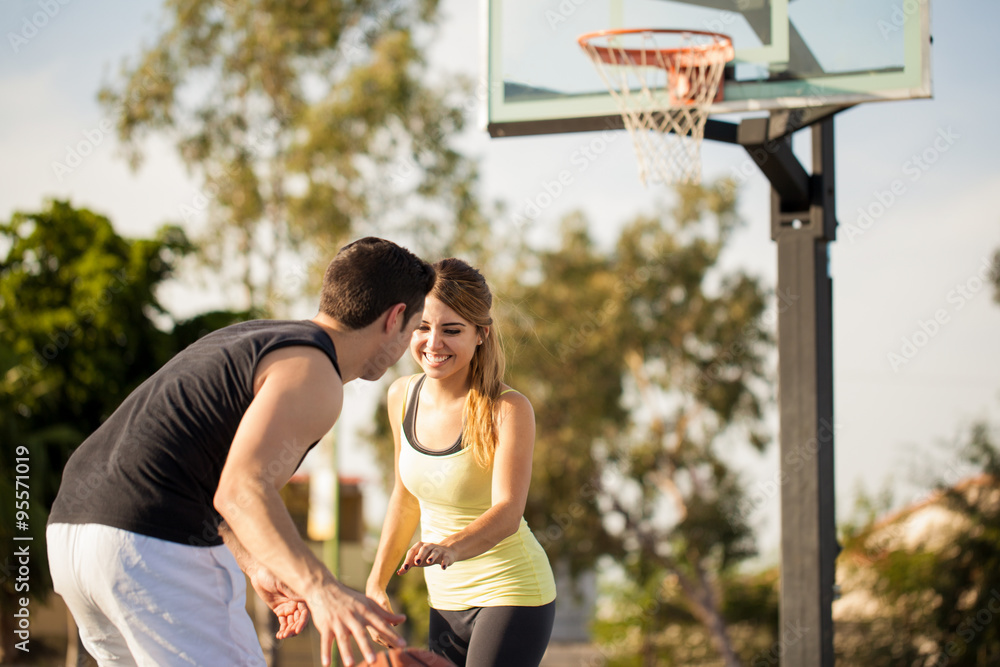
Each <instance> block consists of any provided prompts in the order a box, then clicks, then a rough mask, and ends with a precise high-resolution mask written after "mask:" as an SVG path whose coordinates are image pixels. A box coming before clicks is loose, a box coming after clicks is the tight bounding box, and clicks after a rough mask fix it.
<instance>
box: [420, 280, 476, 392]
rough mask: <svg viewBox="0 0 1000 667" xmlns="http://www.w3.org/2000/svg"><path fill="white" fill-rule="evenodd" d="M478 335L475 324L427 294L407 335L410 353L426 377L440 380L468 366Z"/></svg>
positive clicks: (462, 370)
mask: <svg viewBox="0 0 1000 667" xmlns="http://www.w3.org/2000/svg"><path fill="white" fill-rule="evenodd" d="M479 339H480V335H479V332H478V331H477V329H476V326H475V325H474V324H472V323H471V322H469V321H468V320H466V319H463V318H462V317H461V316H460V315H459V314H458V313H456V312H455V311H454V310H452V309H451V308H449V307H448V306H446V305H444V303H442V302H441V301H440V300H439V299H437V298H435V297H433V296H429V297H427V299H426V300H425V301H424V312H423V315H422V316H421V322H420V325H419V326H417V329H416V331H414V332H413V336H412V337H411V338H410V353H411V354H412V355H413V358H414V359H416V360H417V363H418V364H420V367H421V368H422V369H423V370H424V373H426V374H427V376H428V377H431V378H434V379H438V380H440V379H443V378H446V377H449V376H451V375H453V374H454V373H456V372H460V371H461V372H464V371H467V370H468V367H469V362H470V361H472V355H473V354H475V352H476V346H477V343H478V341H479Z"/></svg>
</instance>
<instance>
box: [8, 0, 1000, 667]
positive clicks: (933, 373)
mask: <svg viewBox="0 0 1000 667" xmlns="http://www.w3.org/2000/svg"><path fill="white" fill-rule="evenodd" d="M411 4H412V6H411ZM411 4H403V3H396V2H388V1H382V0H369V1H367V2H353V3H352V2H346V3H324V2H310V1H307V0H302V1H297V2H291V3H277V2H247V3H238V2H229V1H219V2H207V1H206V2H203V1H200V0H189V1H179V0H178V1H172V2H155V1H153V0H141V1H137V2H130V3H126V2H122V1H120V0H119V1H115V0H97V1H94V2H90V3H86V4H84V3H75V2H69V1H68V0H66V1H65V2H64V1H63V0H31V1H27V0H12V1H11V2H7V3H4V4H3V6H2V7H0V25H2V27H3V35H4V42H5V43H4V44H3V45H2V46H0V90H2V91H3V98H4V104H3V105H0V147H2V149H3V156H4V159H3V160H2V161H0V222H2V226H0V258H3V259H2V262H0V341H2V344H0V383H2V389H0V401H2V406H0V438H2V441H0V443H2V444H0V462H2V471H3V472H2V475H0V498H2V499H3V514H2V516H3V524H2V526H0V541H2V543H3V544H4V545H5V547H4V550H3V551H2V552H0V554H2V557H3V559H4V560H3V562H2V563H0V580H2V581H3V584H2V591H3V597H2V600H3V606H2V609H3V615H2V619H0V621H2V630H3V658H2V661H3V663H4V664H8V663H11V664H14V663H23V664H64V663H65V662H66V661H67V660H70V661H71V663H70V664H76V660H77V656H76V655H75V654H74V653H73V651H74V650H75V642H74V641H72V639H70V640H69V641H67V637H70V638H71V637H72V629H71V627H69V626H68V625H67V618H66V614H65V611H64V610H63V609H62V608H61V607H60V606H59V600H58V597H57V596H55V595H51V594H48V595H47V594H46V592H47V590H48V587H49V583H48V581H47V573H46V566H45V561H44V549H43V548H42V544H43V543H42V541H41V536H42V534H43V528H44V521H45V516H46V510H47V505H48V503H50V502H51V499H52V497H53V495H54V493H55V490H56V488H57V487H58V481H59V474H60V471H61V469H62V465H63V463H64V462H65V459H66V457H67V456H68V455H69V453H70V452H71V451H72V450H73V448H74V447H75V446H76V445H78V444H79V443H80V442H81V441H82V440H83V438H84V437H86V435H87V434H89V432H90V431H92V430H93V429H94V428H95V427H96V426H97V425H98V424H99V423H100V422H101V421H102V419H103V418H105V417H106V416H107V415H108V414H110V412H111V411H112V410H113V409H114V408H115V407H116V406H117V404H118V403H119V402H120V401H121V400H122V398H124V396H125V395H126V394H127V393H128V391H130V390H131V389H132V388H134V387H135V386H136V385H138V384H139V383H140V382H141V381H142V380H143V379H144V378H145V377H147V376H148V375H149V374H150V373H151V372H153V371H154V370H155V369H156V368H158V367H159V366H160V365H161V364H162V363H163V362H164V361H166V360H167V359H169V358H170V356H171V355H172V354H174V353H175V352H176V351H178V350H180V349H182V348H183V347H184V346H185V345H187V344H189V343H190V342H192V341H193V340H196V339H197V337H199V336H200V335H203V334H204V333H206V332H208V331H211V330H213V329H215V328H218V327H220V326H224V325H226V324H229V323H232V322H235V321H239V320H243V319H247V318H253V317H282V318H284V317H287V318H307V317H311V316H313V315H314V314H315V312H316V301H317V300H316V296H315V295H316V293H317V288H318V284H319V279H320V277H321V275H322V269H323V267H324V266H325V264H326V262H327V261H329V259H330V258H331V257H332V256H333V254H334V253H335V252H336V250H337V249H338V248H339V247H341V246H342V245H343V244H344V243H346V242H348V241H350V240H352V239H354V238H357V237H360V236H364V235H369V234H373V235H379V236H384V237H387V238H391V239H393V240H395V241H397V242H399V243H401V244H404V245H407V246H408V247H410V248H411V249H413V250H414V251H415V252H417V253H418V254H421V255H422V256H424V257H425V258H427V259H429V260H431V261H434V260H436V259H439V258H441V257H445V256H450V255H456V256H461V257H464V258H466V259H468V260H470V261H471V262H473V263H474V264H476V265H478V266H480V267H481V268H482V270H483V272H484V273H485V275H486V276H487V278H488V279H489V280H490V282H491V285H492V287H493V289H494V291H495V293H496V296H497V306H496V310H497V315H498V319H499V321H500V323H501V326H502V330H503V333H504V334H505V336H506V339H507V353H508V362H509V363H508V366H509V369H508V372H509V376H508V379H507V381H508V383H509V384H511V385H512V386H515V387H517V388H518V389H520V390H521V391H522V392H523V393H525V394H526V395H527V396H529V398H531V400H532V402H533V404H534V407H535V412H536V415H537V419H538V426H539V429H538V441H537V444H536V453H535V466H534V472H533V480H532V490H531V497H530V499H529V506H528V510H527V519H528V522H529V525H531V527H532V529H533V530H534V531H535V533H536V536H538V538H539V540H540V541H541V542H542V544H543V546H544V547H545V548H546V550H547V552H548V553H549V556H550V558H551V560H552V562H553V564H554V565H555V567H556V569H557V571H558V572H559V573H560V604H559V608H560V617H559V620H558V623H557V629H556V634H555V636H554V638H553V644H552V648H551V649H550V655H549V656H548V657H547V661H546V663H545V664H547V665H562V664H565V665H579V664H588V665H589V664H610V665H661V664H662V665H669V664H677V665H717V664H718V665H721V664H725V663H724V660H723V658H722V657H721V656H722V655H725V654H727V652H728V653H732V654H734V655H736V656H737V657H738V660H739V661H740V663H741V664H746V665H754V666H756V665H758V664H762V665H763V664H768V665H770V664H779V663H780V661H781V654H782V650H783V649H782V647H783V646H787V645H788V643H789V642H794V641H796V640H797V639H798V637H800V636H801V632H803V630H802V629H801V628H795V627H787V626H786V627H779V625H778V614H777V599H778V598H777V589H776V587H777V579H778V575H777V567H778V565H779V563H778V547H779V544H780V542H779V540H780V535H779V534H778V507H779V505H778V503H779V499H780V491H781V483H780V479H779V477H778V475H777V471H778V454H777V451H776V449H777V447H776V444H775V438H776V435H777V416H776V407H775V405H776V404H775V398H776V397H775V393H776V388H775V378H776V362H777V359H776V353H775V340H774V337H775V326H774V325H775V322H776V314H777V312H778V309H780V308H783V307H793V306H794V303H793V302H794V299H793V297H792V296H790V295H782V294H777V293H775V290H774V285H775V283H776V269H775V267H776V252H775V249H774V245H773V242H772V241H771V240H770V221H769V215H770V204H769V185H768V184H767V182H766V180H765V179H764V177H763V176H762V175H761V174H760V173H759V171H757V170H756V168H747V164H748V157H747V155H746V154H745V152H743V151H742V149H741V148H739V147H735V146H729V145H720V144H711V143H707V144H706V145H705V147H704V151H703V163H704V178H703V183H704V185H703V186H701V187H686V188H677V189H673V188H672V189H664V188H649V189H647V188H643V187H642V186H640V185H639V183H638V180H637V178H636V171H635V170H636V167H635V157H634V154H633V152H632V147H631V145H630V142H629V141H627V140H626V139H624V137H625V136H626V135H625V134H624V133H621V132H619V133H588V134H576V135H573V134H569V135H559V136H547V137H525V138H507V139H489V137H488V136H487V134H486V132H485V130H484V129H483V128H482V127H481V124H480V121H479V118H480V107H481V104H482V102H483V84H482V78H481V77H482V74H481V72H480V71H479V62H478V59H479V54H480V51H481V48H482V43H481V42H482V36H481V34H480V29H479V11H480V7H479V6H478V3H462V2H458V0H442V1H440V2H436V1H434V0H423V1H422V2H418V3H411ZM549 4H553V5H557V4H558V3H549ZM998 20H1000V8H998V7H997V6H996V4H995V3H991V2H987V1H985V0H956V1H955V2H951V3H947V4H945V3H943V2H938V3H937V4H935V5H932V23H931V26H932V32H933V35H934V49H933V72H934V99H932V100H915V101H907V102H893V103H883V104H869V105H863V106H861V107H857V108H854V109H851V110H849V111H846V112H844V113H842V114H839V115H838V116H837V121H836V132H837V134H836V143H837V153H836V155H837V172H836V173H837V196H838V201H837V207H838V219H839V222H840V228H839V230H838V240H837V241H836V242H835V243H833V244H831V273H832V275H833V278H834V345H835V351H834V363H835V373H834V377H835V413H834V414H835V420H834V423H833V424H831V425H830V429H831V430H832V431H833V432H834V434H835V447H836V453H835V460H836V471H835V475H836V492H837V510H838V525H839V526H840V527H841V542H842V544H843V545H844V547H845V551H844V553H843V554H842V555H841V558H840V560H839V561H838V582H839V583H840V586H841V593H842V597H841V599H840V600H838V601H837V602H836V603H835V606H834V615H835V620H836V623H837V632H836V642H837V652H838V656H839V658H840V660H841V661H842V662H843V663H844V664H851V665H897V664H919V665H931V664H934V665H944V664H948V665H980V664H993V661H996V660H1000V635H998V628H1000V619H998V618H997V616H996V612H997V611H1000V593H997V591H998V590H1000V582H997V581H996V578H997V572H1000V568H998V567H996V565H997V553H998V546H1000V535H998V534H997V532H996V526H997V525H1000V524H998V522H997V518H998V514H997V512H998V511H1000V507H998V503H1000V496H998V494H1000V487H998V483H997V478H996V474H997V462H998V458H997V448H996V445H997V442H998V437H997V436H998V429H997V423H998V419H1000V418H998V416H997V414H998V407H1000V406H998V400H1000V349H998V346H997V344H996V341H997V339H998V332H1000V304H998V289H1000V288H998V283H1000V270H998V265H1000V261H998V254H997V251H998V248H1000V224H998V219H997V213H996V211H997V209H998V206H997V203H998V202H997V197H998V195H997V193H998V192H1000V168H998V167H997V162H996V158H995V147H996V146H998V145H1000V136H998V133H1000V130H998V129H997V126H996V124H995V123H993V122H991V121H992V111H993V109H994V108H995V107H996V103H997V102H998V101H1000V100H998V97H1000V89H998V87H997V86H995V85H992V83H993V79H992V78H991V77H987V76H985V75H983V74H981V72H979V69H981V67H980V66H977V65H975V63H974V62H973V61H974V60H975V58H977V57H979V56H980V55H985V56H986V58H987V60H988V62H990V61H992V56H998V55H1000V47H997V45H996V43H995V40H993V39H992V34H991V28H992V27H993V26H995V25H997V22H998ZM800 135H802V136H797V137H796V141H795V144H794V146H795V149H796V152H797V154H798V155H799V158H800V160H801V161H802V162H803V163H808V160H809V133H808V132H801V133H800ZM583 151H589V152H588V153H587V154H588V155H593V156H594V159H593V160H589V159H588V161H587V165H586V168H582V167H581V166H580V165H581V164H582V163H581V162H580V161H579V156H580V155H581V154H582V152H583ZM750 164H751V167H752V163H750ZM567 170H568V171H569V173H570V177H569V179H568V181H567V180H565V179H564V180H563V181H561V182H560V181H559V179H560V174H562V173H564V172H566V171H567ZM557 182H559V187H558V188H556V187H555V185H554V184H555V183H557ZM557 190H558V192H557ZM543 193H544V194H548V195H549V196H548V198H545V197H540V195H542V194H543ZM540 202H546V203H545V205H544V206H539V203H540ZM532 203H533V204H534V205H535V209H537V213H535V209H531V207H530V205H531V204H532ZM416 368H417V367H416V365H415V364H414V363H413V362H412V360H410V359H408V358H404V359H403V360H402V361H401V362H400V364H398V365H397V367H396V368H395V369H393V371H391V372H390V374H389V375H391V376H392V377H389V376H387V377H386V378H384V379H383V381H381V382H378V383H368V384H359V383H352V384H350V385H348V387H347V399H346V400H347V403H348V405H350V406H351V409H350V410H349V411H345V413H347V414H345V417H344V419H343V420H342V421H341V423H340V424H338V427H337V429H336V433H334V434H331V437H330V438H329V441H328V442H326V443H325V444H324V446H323V447H321V448H318V450H317V451H316V452H315V453H314V454H312V455H310V457H309V459H307V461H306V463H305V464H304V465H303V468H302V469H301V470H300V472H299V474H298V475H297V477H296V478H295V480H293V483H292V484H290V485H289V487H288V488H287V489H286V501H287V503H288V505H289V508H290V509H291V510H292V511H293V513H294V514H295V516H296V518H297V521H299V523H300V526H301V528H302V531H303V534H304V535H305V536H306V537H307V538H310V540H311V541H312V542H313V543H314V545H315V548H316V549H317V553H319V554H321V555H322V556H323V557H324V558H326V559H327V561H328V562H329V563H330V564H331V566H333V567H336V568H338V571H339V572H340V574H341V575H342V576H343V578H344V579H345V581H347V582H348V583H350V584H352V585H354V586H356V587H363V582H364V579H365V577H366V576H367V571H368V566H369V565H368V564H369V563H370V559H371V557H372V556H373V552H374V546H375V544H377V538H378V532H379V529H380V526H381V521H382V517H383V514H384V509H385V499H386V497H387V493H388V490H389V487H388V484H389V483H390V481H389V480H390V479H391V470H389V469H388V466H390V465H391V458H390V456H391V442H390V440H389V436H388V435H387V434H388V431H387V426H388V424H387V421H386V418H385V416H384V412H385V411H384V408H382V406H381V403H382V401H383V400H384V394H385V389H386V387H387V386H388V382H389V381H391V380H392V379H393V377H396V376H398V375H400V374H405V373H410V372H415V371H416ZM18 448H25V449H24V450H19V449H18ZM25 457H27V458H29V459H30V463H29V464H28V465H29V468H30V485H31V503H30V511H29V512H30V516H29V517H27V519H28V520H27V521H25V522H24V523H26V524H27V525H28V531H27V532H28V533H30V534H32V535H34V536H35V537H36V538H37V539H36V540H35V541H34V542H33V545H32V560H31V566H30V570H31V571H30V592H31V595H32V602H31V607H30V609H31V612H32V614H33V624H32V632H31V643H30V648H31V651H30V653H26V652H24V651H20V650H18V649H17V648H16V646H15V644H16V643H17V641H18V639H19V638H18V637H17V635H16V634H15V632H14V631H15V629H16V628H15V625H16V622H15V619H14V616H13V614H14V610H15V609H16V608H17V604H18V603H17V601H16V600H17V597H18V596H16V595H15V592H16V590H15V585H16V583H17V577H18V566H17V563H16V561H15V560H14V556H13V548H11V549H10V550H8V549H7V546H9V545H14V544H15V543H14V541H13V535H14V534H15V527H17V530H18V531H20V530H21V529H20V527H19V524H16V523H15V522H21V521H22V518H21V517H18V516H17V515H16V512H15V504H14V501H13V499H14V497H15V485H16V479H15V474H16V473H18V472H19V470H18V467H17V466H18V464H21V463H22V462H21V461H20V460H19V459H21V458H25ZM8 499H10V500H9V501H8ZM421 586H422V584H421V582H420V580H419V578H417V577H413V578H411V579H407V580H406V581H405V582H400V583H399V585H398V588H397V590H395V591H393V593H394V595H395V599H396V600H397V601H398V603H399V605H398V607H399V608H401V609H404V610H405V611H406V613H408V615H409V616H410V619H411V620H410V623H409V626H408V628H407V632H409V633H411V637H412V639H413V641H414V642H415V643H422V642H425V635H424V634H423V633H424V632H425V629H424V625H423V623H425V621H424V619H425V615H426V603H425V598H424V597H423V592H422V590H421ZM251 597H253V596H252V595H251ZM994 600H996V602H994ZM248 604H249V605H250V607H251V612H252V613H253V614H254V615H255V618H256V619H257V620H258V625H259V628H260V631H261V635H262V637H267V636H268V635H269V634H270V633H271V631H270V629H269V628H268V624H269V623H270V621H269V619H268V618H267V614H266V613H258V610H256V608H255V607H254V605H253V601H252V600H251V601H250V602H249V603H248ZM268 649H269V652H270V653H271V657H272V661H273V663H274V664H279V663H283V664H288V665H291V664H315V663H316V659H315V656H316V652H317V651H318V648H317V646H316V638H315V637H313V636H312V635H311V634H306V635H305V636H303V637H301V638H297V639H295V640H288V641H286V642H283V643H282V645H280V646H275V647H273V649H272V647H270V646H269V647H268Z"/></svg>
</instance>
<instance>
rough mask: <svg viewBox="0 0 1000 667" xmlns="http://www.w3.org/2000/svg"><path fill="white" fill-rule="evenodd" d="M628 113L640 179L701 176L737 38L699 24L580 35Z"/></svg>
mask: <svg viewBox="0 0 1000 667" xmlns="http://www.w3.org/2000/svg"><path fill="white" fill-rule="evenodd" d="M577 42H579V44H580V46H581V47H583V50H584V51H586V53H587V55H588V56H589V58H590V60H591V62H593V63H594V67H596V68H597V73H598V74H599V75H600V76H601V79H603V80H604V83H605V84H606V85H607V87H608V90H609V91H610V92H611V96H612V97H613V98H614V100H615V102H616V104H617V105H618V109H619V111H620V112H621V114H622V120H623V122H624V123H625V128H626V129H627V130H628V131H629V135H631V137H632V143H633V145H634V146H635V152H636V157H637V158H638V160H639V180H640V181H642V183H643V185H645V184H646V181H647V178H649V179H650V180H654V181H660V182H662V183H664V184H670V183H699V182H700V181H701V142H702V140H703V139H704V138H705V121H707V120H708V107H709V106H710V105H712V104H713V103H715V102H718V101H721V100H722V88H721V86H720V84H721V83H722V73H723V70H725V67H726V63H728V62H729V61H730V60H732V59H733V57H734V55H735V52H734V51H733V43H732V40H731V39H730V38H729V37H727V36H726V35H721V34H719V33H714V32H704V31H699V30H660V29H616V30H602V31H600V32H591V33H587V34H586V35H581V36H580V37H579V38H578V39H577Z"/></svg>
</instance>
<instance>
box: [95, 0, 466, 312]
mask: <svg viewBox="0 0 1000 667" xmlns="http://www.w3.org/2000/svg"><path fill="white" fill-rule="evenodd" d="M437 10H438V2H437V0H423V1H422V2H415V3H398V2H391V1H390V0H350V1H348V2H334V3H330V2H324V1H321V0H296V1H295V2H275V1H274V0H248V1H247V2H211V1H209V0H171V1H169V2H167V3H166V13H167V16H166V21H165V23H164V25H165V26H166V27H165V28H164V29H163V32H162V33H161V34H160V36H159V37H158V39H157V41H156V42H155V44H154V45H153V46H152V47H150V48H148V49H146V50H145V51H144V52H143V53H141V54H140V55H139V57H138V58H137V59H136V60H135V61H134V62H132V63H129V64H126V65H125V66H124V67H123V71H122V73H121V76H120V80H119V81H118V82H117V83H116V84H112V85H108V86H106V87H105V88H104V89H103V90H102V91H101V94H100V98H101V100H102V101H103V102H104V104H105V105H106V107H107V108H108V109H109V110H110V111H112V112H113V113H114V114H115V118H116V122H117V127H118V133H119V136H120V138H121V139H122V141H123V142H124V145H125V147H126V152H127V154H128V156H129V159H130V161H131V162H132V163H133V165H137V164H138V163H139V162H140V160H141V149H140V144H141V142H142V140H143V139H144V138H145V137H146V136H147V135H149V134H154V133H164V134H167V135H169V136H172V137H174V138H175V139H176V142H177V149H178V152H179V154H180V156H181V158H182V160H183V161H184V163H185V164H186V165H187V166H188V167H189V169H190V170H191V171H192V172H194V173H195V175H196V177H197V178H198V179H199V181H200V189H199V192H198V193H197V194H196V195H195V196H194V198H193V199H192V200H191V201H190V202H189V203H187V204H185V205H183V206H182V207H181V214H182V216H183V217H184V218H185V219H186V220H192V219H194V218H196V217H199V216H201V215H202V213H204V214H205V215H207V219H208V223H209V231H208V234H207V235H206V239H205V241H206V243H205V244H204V248H205V252H206V257H207V258H209V259H210V260H211V261H212V263H213V264H214V266H215V267H216V268H217V269H219V270H222V271H227V270H228V271H230V275H229V277H230V278H236V276H233V275H232V274H231V272H232V270H233V267H238V273H239V277H238V280H239V281H240V282H241V283H242V285H243V288H244V290H245V298H246V303H247V304H248V307H252V308H257V309H260V310H263V311H264V312H273V311H275V310H280V309H281V306H282V304H283V303H284V302H285V301H287V300H289V299H291V298H294V297H295V296H298V293H300V291H301V290H302V289H303V288H305V287H306V286H307V284H308V282H309V281H308V280H306V279H305V278H304V277H305V276H307V275H310V273H316V272H310V271H309V270H308V269H309V268H310V266H309V262H310V259H312V260H314V261H321V262H325V261H328V260H329V256H330V255H332V253H333V251H335V250H336V249H337V248H339V247H340V245H342V242H343V241H345V240H347V239H348V238H349V237H351V236H356V235H362V234H364V233H373V232H374V233H380V234H384V233H386V232H389V231H391V230H399V229H404V230H407V231H408V232H409V233H410V235H411V236H412V237H414V239H415V242H416V243H417V245H418V246H419V245H420V244H421V243H427V244H430V245H431V246H436V245H437V243H438V240H437V239H439V238H441V237H448V236H450V235H451V234H453V233H454V234H457V235H458V236H462V235H463V234H464V233H465V231H467V230H468V229H469V228H470V227H475V226H476V225H477V224H478V223H480V222H481V220H482V215H481V213H480V211H479V205H478V202H477V200H476V197H475V195H474V185H475V181H476V178H477V174H476V169H475V167H474V165H473V164H472V163H470V162H468V161H467V160H465V159H464V158H463V157H462V156H461V155H460V154H459V153H458V152H456V151H455V150H454V149H453V148H451V147H450V146H449V145H448V142H449V139H450V137H452V136H453V135H454V134H455V133H457V132H458V131H460V130H461V128H462V126H463V123H464V116H463V114H464V110H465V109H466V108H469V107H471V106H475V104H469V102H470V101H472V102H474V103H476V100H475V98H474V93H473V91H471V90H470V88H469V86H468V85H467V83H466V82H463V81H462V80H461V79H459V78H456V77H452V78H451V79H450V80H448V81H446V82H442V84H441V85H442V87H441V88H440V89H435V88H433V87H431V86H430V85H429V84H428V83H427V82H426V81H427V78H428V72H427V68H426V62H425V61H424V58H423V55H422V53H421V49H422V44H421V37H424V38H426V37H427V35H428V34H429V33H430V31H431V29H432V28H433V23H434V21H435V20H436V17H437ZM480 227H481V225H480Z"/></svg>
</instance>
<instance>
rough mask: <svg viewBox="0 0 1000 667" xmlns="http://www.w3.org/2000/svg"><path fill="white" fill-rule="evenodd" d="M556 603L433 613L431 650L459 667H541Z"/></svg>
mask: <svg viewBox="0 0 1000 667" xmlns="http://www.w3.org/2000/svg"><path fill="white" fill-rule="evenodd" d="M555 615H556V603H555V602H554V601H553V602H550V603H548V604H547V605H543V606H541V607H473V608H472V609H465V610H463V611H438V610H437V609H433V608H432V609H431V624H430V638H429V642H430V648H431V650H432V651H434V652H435V653H437V654H438V655H443V656H444V657H446V658H448V659H449V660H451V661H452V662H454V663H455V664H456V665H458V667H514V666H516V667H538V663H540V662H541V661H542V656H543V655H545V648H546V647H547V646H548V645H549V637H550V636H551V635H552V622H553V620H554V619H555Z"/></svg>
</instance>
